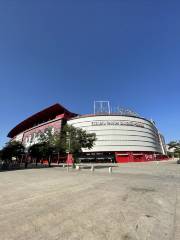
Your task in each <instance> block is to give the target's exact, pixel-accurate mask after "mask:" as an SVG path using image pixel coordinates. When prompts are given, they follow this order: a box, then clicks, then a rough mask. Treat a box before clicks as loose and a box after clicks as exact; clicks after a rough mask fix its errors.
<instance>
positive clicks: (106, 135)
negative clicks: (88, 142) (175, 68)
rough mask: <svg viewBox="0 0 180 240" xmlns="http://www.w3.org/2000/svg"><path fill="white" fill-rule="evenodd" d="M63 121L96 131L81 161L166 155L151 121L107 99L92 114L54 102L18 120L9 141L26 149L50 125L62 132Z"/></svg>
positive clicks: (162, 157)
mask: <svg viewBox="0 0 180 240" xmlns="http://www.w3.org/2000/svg"><path fill="white" fill-rule="evenodd" d="M63 124H70V125H72V126H74V127H77V128H82V129H84V130H86V131H87V132H89V133H95V134H96V138H97V140H96V142H95V145H94V147H93V148H92V149H90V150H89V149H82V154H81V155H80V156H79V158H80V160H81V161H84V162H88V161H91V162H117V163H122V162H145V161H153V160H163V159H166V158H167V153H166V147H165V140H164V137H163V136H162V134H160V133H159V131H158V129H157V128H156V126H155V123H154V121H152V120H148V119H146V118H143V117H140V116H139V115H138V114H136V113H135V112H133V111H131V110H129V109H122V108H118V109H117V110H116V111H112V110H111V109H110V104H109V102H107V101H97V102H95V103H94V114H91V115H79V114H76V113H73V112H70V111H69V110H67V109H66V108H65V107H63V106H62V105H60V104H54V105H52V106H50V107H48V108H46V109H44V110H42V111H40V112H38V113H36V114H34V115H32V116H30V117H29V118H27V119H26V120H24V121H22V122H21V123H19V124H18V125H17V126H16V127H14V128H13V129H12V130H11V131H10V132H9V133H8V137H10V138H11V139H12V140H16V141H20V142H21V143H22V144H23V145H24V146H25V147H26V148H28V147H29V146H31V145H33V144H35V143H37V135H38V133H39V132H42V131H45V130H46V129H47V128H49V127H51V128H52V130H53V131H61V127H62V126H63Z"/></svg>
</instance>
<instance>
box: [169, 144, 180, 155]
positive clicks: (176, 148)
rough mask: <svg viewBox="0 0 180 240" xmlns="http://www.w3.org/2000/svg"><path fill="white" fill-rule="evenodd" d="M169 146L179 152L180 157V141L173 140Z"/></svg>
mask: <svg viewBox="0 0 180 240" xmlns="http://www.w3.org/2000/svg"><path fill="white" fill-rule="evenodd" d="M168 146H169V149H173V150H174V153H175V154H178V155H179V158H180V141H171V142H170V143H169V144H168Z"/></svg>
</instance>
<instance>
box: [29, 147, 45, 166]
mask: <svg viewBox="0 0 180 240" xmlns="http://www.w3.org/2000/svg"><path fill="white" fill-rule="evenodd" d="M28 154H29V156H30V157H31V158H35V159H36V166H37V163H38V162H39V161H40V159H41V158H42V157H43V143H35V144H33V145H32V146H30V147H29V149H28Z"/></svg>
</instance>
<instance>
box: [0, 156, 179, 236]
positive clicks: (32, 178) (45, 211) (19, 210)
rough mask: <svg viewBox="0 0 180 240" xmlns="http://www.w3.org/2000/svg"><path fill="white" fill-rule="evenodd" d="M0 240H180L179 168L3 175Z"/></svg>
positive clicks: (140, 165) (62, 170)
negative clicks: (110, 172)
mask: <svg viewBox="0 0 180 240" xmlns="http://www.w3.org/2000/svg"><path fill="white" fill-rule="evenodd" d="M0 193H1V194H0V240H10V239H11V240H30V239H35V240H40V239H41V240H55V239H56V240H66V239H68V240H69V239H73V240H75V239H76V240H79V239H83V240H96V239H97V240H100V239H102V240H106V239H107V240H121V239H122V240H132V239H133V240H137V239H139V240H150V239H151V240H166V239H174V240H179V239H180V164H178V165H177V164H175V162H173V161H169V162H168V163H167V162H161V163H159V164H156V163H129V164H122V165H120V167H113V173H112V174H109V173H108V168H98V169H95V172H94V173H91V172H90V170H89V169H83V170H80V171H77V170H70V171H69V172H67V170H66V169H65V168H62V167H59V168H50V169H49V168H43V169H27V170H18V171H11V172H0Z"/></svg>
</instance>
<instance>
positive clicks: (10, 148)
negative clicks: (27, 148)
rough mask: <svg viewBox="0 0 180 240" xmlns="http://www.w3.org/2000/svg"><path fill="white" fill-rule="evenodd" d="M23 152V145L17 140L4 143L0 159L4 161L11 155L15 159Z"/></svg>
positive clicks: (9, 158)
mask: <svg viewBox="0 0 180 240" xmlns="http://www.w3.org/2000/svg"><path fill="white" fill-rule="evenodd" d="M23 154H24V146H23V145H22V144H21V143H20V142H17V141H12V142H8V143H6V145H5V147H4V148H3V149H2V150H1V159H2V160H4V161H11V160H12V158H13V157H15V158H16V159H17V160H18V159H19V158H20V157H21V156H22V155H23Z"/></svg>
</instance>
